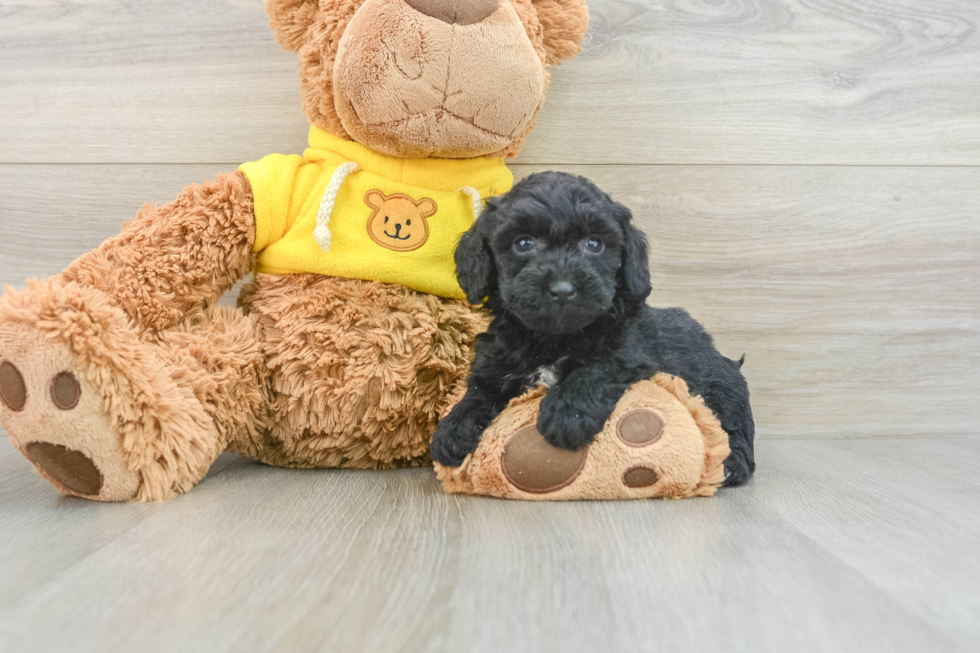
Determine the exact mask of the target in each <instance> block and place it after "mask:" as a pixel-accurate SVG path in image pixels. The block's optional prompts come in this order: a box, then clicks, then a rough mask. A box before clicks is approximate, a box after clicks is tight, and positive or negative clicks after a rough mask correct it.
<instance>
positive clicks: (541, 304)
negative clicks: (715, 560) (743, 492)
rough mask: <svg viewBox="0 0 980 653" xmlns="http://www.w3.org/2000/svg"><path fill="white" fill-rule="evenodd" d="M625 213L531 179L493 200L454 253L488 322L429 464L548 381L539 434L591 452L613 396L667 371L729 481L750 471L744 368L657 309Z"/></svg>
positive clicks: (689, 322)
mask: <svg viewBox="0 0 980 653" xmlns="http://www.w3.org/2000/svg"><path fill="white" fill-rule="evenodd" d="M631 222H632V215H631V214H630V212H629V210H628V209H627V208H626V207H625V206H623V205H621V204H618V203H616V202H614V201H612V199H610V198H609V196H608V195H606V194H605V193H603V192H602V191H601V190H599V189H598V188H597V187H596V186H595V185H594V184H593V183H592V182H590V181H589V180H587V179H584V178H582V177H576V176H573V175H568V174H563V173H558V172H545V173H540V174H535V175H531V176H530V177H528V178H527V179H525V180H524V181H522V182H520V183H519V184H517V185H516V186H515V187H514V189H513V190H512V191H511V192H510V193H508V194H507V195H505V196H503V197H501V198H498V199H496V200H492V201H491V202H490V203H489V204H488V206H487V209H486V211H485V212H484V213H483V215H482V216H481V217H480V219H479V220H477V222H476V224H475V225H474V226H473V228H472V229H470V231H468V232H467V233H466V234H465V235H464V236H463V238H462V239H461V240H460V244H459V247H458V248H457V250H456V274H457V277H458V279H459V283H460V286H461V287H462V288H463V290H464V291H465V292H466V294H467V297H468V298H469V301H470V302H472V303H480V302H485V303H486V306H487V307H488V308H489V309H490V311H491V313H492V314H493V322H492V323H491V324H490V328H489V330H488V331H487V333H486V334H485V335H484V336H482V337H481V338H480V339H479V340H478V342H477V347H476V359H475V360H474V361H473V367H472V370H471V371H470V376H469V380H468V388H467V391H466V395H465V396H464V397H463V399H462V401H460V403H459V404H458V405H457V406H456V407H455V408H454V409H453V411H452V412H451V413H450V414H449V416H448V417H446V419H444V420H443V421H442V422H441V423H440V424H439V428H438V429H437V430H436V433H435V436H434V437H433V440H432V457H433V458H434V459H435V460H436V461H438V462H439V463H441V464H443V465H448V466H458V465H459V464H460V463H461V462H462V461H463V459H464V458H465V457H466V456H467V455H468V454H469V453H471V452H472V451H473V450H475V449H476V447H477V445H478V444H479V442H480V436H481V434H482V433H483V431H484V430H485V429H486V428H487V426H489V425H490V422H492V421H493V419H494V418H495V417H496V416H497V415H498V414H499V413H500V412H501V411H502V410H503V409H504V408H505V407H506V406H507V403H508V402H509V401H510V400H511V399H513V398H515V397H517V396H519V395H520V394H521V393H522V392H524V391H525V390H526V389H527V388H529V387H534V386H535V385H538V384H540V383H544V384H545V385H549V386H550V388H549V390H548V393H547V395H546V396H545V398H544V400H543V402H542V404H541V415H540V417H539V419H538V425H537V426H538V430H539V431H540V432H541V434H542V435H543V436H544V437H545V439H546V440H547V441H548V442H550V443H551V444H553V445H555V446H557V447H562V448H565V449H579V448H581V447H584V446H586V445H588V444H590V443H591V442H592V440H593V438H594V437H595V435H596V434H597V433H598V432H600V431H601V430H602V428H603V426H604V425H605V423H606V421H607V420H608V419H609V416H610V415H611V414H612V411H613V409H614V408H615V406H616V404H617V402H618V401H619V399H620V398H621V397H622V396H623V393H625V392H626V390H627V389H628V388H629V387H630V386H632V385H633V384H634V383H636V382H637V381H640V380H642V379H647V378H650V377H652V376H653V375H654V374H656V373H658V372H666V373H667V374H673V375H675V376H679V377H681V378H682V379H684V380H685V381H686V382H687V384H688V387H689V388H690V390H691V392H692V393H693V394H698V395H701V396H702V397H703V398H704V401H705V403H706V404H707V405H708V407H709V408H711V410H712V411H714V413H715V415H717V416H718V418H719V419H720V420H721V425H722V427H723V428H724V429H725V431H726V432H727V433H728V437H729V442H730V444H731V449H732V453H731V455H730V456H729V457H728V459H727V460H726V461H725V473H726V484H727V485H739V484H741V483H744V482H745V481H747V480H748V478H749V476H751V475H752V472H753V471H754V470H755V460H754V455H753V449H752V443H753V438H754V433H755V427H754V424H753V421H752V410H751V408H750V407H749V390H748V386H747V385H746V383H745V379H744V377H743V376H742V374H741V372H740V371H739V368H740V367H741V361H739V362H735V361H732V360H729V359H728V358H725V357H724V356H722V355H721V354H719V353H718V351H717V350H716V349H715V347H714V344H713V342H712V340H711V336H709V335H708V334H707V333H706V332H705V330H704V329H703V328H702V327H701V325H700V324H698V322H697V321H695V320H694V318H692V317H691V316H690V315H688V314H687V312H685V311H684V310H683V309H680V308H667V309H655V308H651V307H649V306H647V305H646V303H645V301H646V298H647V296H648V295H649V294H650V292H651V288H650V272H649V267H648V262H647V243H646V238H645V237H644V235H643V233H642V232H640V231H639V230H638V229H636V228H635V227H634V226H633V225H632V224H631Z"/></svg>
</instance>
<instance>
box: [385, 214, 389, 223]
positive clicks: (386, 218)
mask: <svg viewBox="0 0 980 653" xmlns="http://www.w3.org/2000/svg"><path fill="white" fill-rule="evenodd" d="M385 224H388V216H385Z"/></svg>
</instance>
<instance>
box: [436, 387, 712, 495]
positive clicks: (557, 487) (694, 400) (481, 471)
mask: <svg viewBox="0 0 980 653" xmlns="http://www.w3.org/2000/svg"><path fill="white" fill-rule="evenodd" d="M543 397H544V391H543V390H540V389H539V390H534V391H532V392H530V393H528V394H526V395H524V396H523V397H520V398H519V399H516V400H514V401H513V402H512V403H511V405H510V406H509V407H508V408H507V410H506V411H505V412H504V413H503V414H502V415H501V416H500V417H499V418H498V419H497V421H495V422H494V424H492V425H491V426H490V428H489V429H487V431H486V432H485V433H484V435H483V438H482V440H481V443H480V446H479V447H478V448H477V450H476V451H475V452H474V453H473V454H471V455H470V456H469V457H467V459H466V460H465V461H464V462H463V464H462V465H461V466H460V467H457V468H448V467H441V466H439V465H437V466H436V471H437V474H438V476H439V478H440V480H442V482H443V486H444V487H445V489H446V490H447V491H449V492H453V493H462V494H483V495H489V496H496V497H502V498H508V499H528V500H575V499H643V498H682V497H689V496H710V495H712V494H714V492H715V490H716V488H717V487H718V486H719V485H720V484H721V483H722V482H723V481H724V469H723V462H724V459H725V457H726V456H727V455H728V453H729V449H728V437H727V435H726V434H725V432H724V430H722V428H721V425H720V423H719V422H718V420H717V418H716V417H715V416H714V414H712V413H711V411H710V410H709V409H708V408H707V407H706V406H705V405H704V403H703V402H702V401H701V399H700V397H692V396H691V395H690V394H689V393H688V390H687V385H686V384H685V383H684V382H683V381H682V380H680V379H677V378H675V377H671V376H668V375H657V376H656V377H654V379H652V380H649V381H642V382H640V383H638V384H636V385H635V386H633V387H632V388H631V389H630V390H629V392H627V393H626V395H624V397H623V398H622V400H620V402H619V404H618V405H617V407H616V410H615V411H614V412H613V414H612V416H611V418H610V419H609V421H608V422H607V424H606V427H605V429H603V431H602V433H600V434H599V435H597V436H596V438H595V441H594V442H593V443H592V444H591V445H589V446H588V447H585V448H583V449H580V450H578V451H568V450H565V449H559V448H557V447H554V446H552V445H550V444H548V443H547V442H546V441H545V439H544V437H543V436H542V435H541V434H540V433H539V432H538V430H537V428H536V427H535V424H536V422H537V416H538V407H539V405H540V402H541V399H542V398H543Z"/></svg>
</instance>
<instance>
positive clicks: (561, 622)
mask: <svg viewBox="0 0 980 653" xmlns="http://www.w3.org/2000/svg"><path fill="white" fill-rule="evenodd" d="M759 460H760V466H761V468H762V471H761V472H760V473H759V474H758V476H757V477H756V478H755V479H754V480H753V481H752V483H751V484H750V485H748V486H747V487H743V488H739V489H731V490H725V491H723V492H721V494H720V495H719V496H718V497H716V498H714V499H698V500H687V501H678V502H661V501H646V502H632V503H619V504H609V503H573V504H534V503H520V502H505V501H500V500H494V499H484V498H477V497H454V496H449V495H446V494H444V493H443V492H442V491H441V489H440V487H439V485H438V483H437V482H436V480H435V478H434V474H433V473H432V472H431V470H427V469H415V470H400V471H391V472H353V471H336V470H334V471H330V470H319V471H296V470H284V469H276V468H271V467H265V466H262V465H259V464H257V463H253V462H251V461H248V460H245V459H234V460H232V461H230V463H231V464H227V462H226V463H225V464H224V465H221V466H219V467H223V469H221V470H219V469H218V468H217V467H216V469H215V470H213V471H212V474H211V475H210V476H209V477H208V478H207V479H206V480H205V481H204V482H203V483H202V484H201V485H200V486H199V487H198V488H197V489H195V490H194V491H193V492H191V493H190V494H188V495H185V496H182V497H180V498H178V499H176V500H174V501H171V502H168V503H165V504H158V505H125V504H123V505H102V504H96V503H92V502H87V501H83V500H78V499H73V498H63V497H59V496H58V495H57V493H56V492H55V491H54V489H53V488H51V487H50V486H49V485H48V484H47V483H46V482H44V481H43V480H42V479H41V478H40V477H39V476H38V475H36V474H33V473H31V472H30V471H29V466H28V464H27V463H26V461H24V460H23V459H21V458H20V457H19V456H18V455H11V450H10V446H9V444H8V443H7V442H6V441H3V443H2V444H0V479H2V481H3V483H2V491H0V524H2V525H3V541H4V544H3V551H4V555H3V556H2V558H0V587H2V588H3V590H2V593H0V650H3V651H61V650H65V651H68V650H71V651H127V650H139V651H142V652H145V653H154V652H156V651H199V650H207V651H275V650H295V651H447V652H448V651H467V650H472V651H515V652H523V651H529V652H530V651H534V652H544V651H556V652H557V651H561V652H569V651H571V652H577V651H627V650H629V651H655V650H660V651H711V650H731V651H840V652H847V651H855V652H861V653H866V652H868V651H916V652H922V651H930V652H931V651H970V650H973V651H975V650H977V647H980V556H978V555H977V545H978V543H980V511H978V510H977V506H978V500H980V479H978V478H977V475H976V469H977V468H978V466H980V439H977V438H933V439H904V440H892V441H887V440H839V441H827V440H822V441H810V442H807V441H800V440H783V441H765V442H762V443H760V447H759ZM938 542H941V543H942V544H941V545H938V544H937V543H938Z"/></svg>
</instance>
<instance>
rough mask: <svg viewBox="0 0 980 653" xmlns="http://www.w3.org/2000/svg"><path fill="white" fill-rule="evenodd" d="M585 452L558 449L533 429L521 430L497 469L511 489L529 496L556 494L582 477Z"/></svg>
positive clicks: (512, 439) (583, 450)
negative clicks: (500, 471) (514, 488)
mask: <svg viewBox="0 0 980 653" xmlns="http://www.w3.org/2000/svg"><path fill="white" fill-rule="evenodd" d="M587 458H588V448H585V449H580V450H578V451H568V450H567V449H559V448H558V447H555V446H553V445H551V444H548V442H546V441H545V439H544V436H543V435H541V433H540V432H538V429H537V428H535V427H533V426H532V427H530V428H526V429H524V430H522V431H521V432H519V433H518V434H517V435H515V436H514V437H513V438H511V439H510V441H509V442H508V443H507V445H506V446H505V447H504V453H503V456H501V459H500V466H501V469H502V471H503V473H504V476H505V477H506V478H507V480H508V481H509V482H510V484H511V485H513V486H514V487H516V488H517V489H519V490H522V491H524V492H530V493H532V494H547V493H549V492H556V491H558V490H560V489H562V488H563V487H566V486H568V485H570V484H571V483H572V482H574V481H575V479H576V478H578V476H579V474H581V473H582V469H583V468H584V467H585V461H586V459H587Z"/></svg>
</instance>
